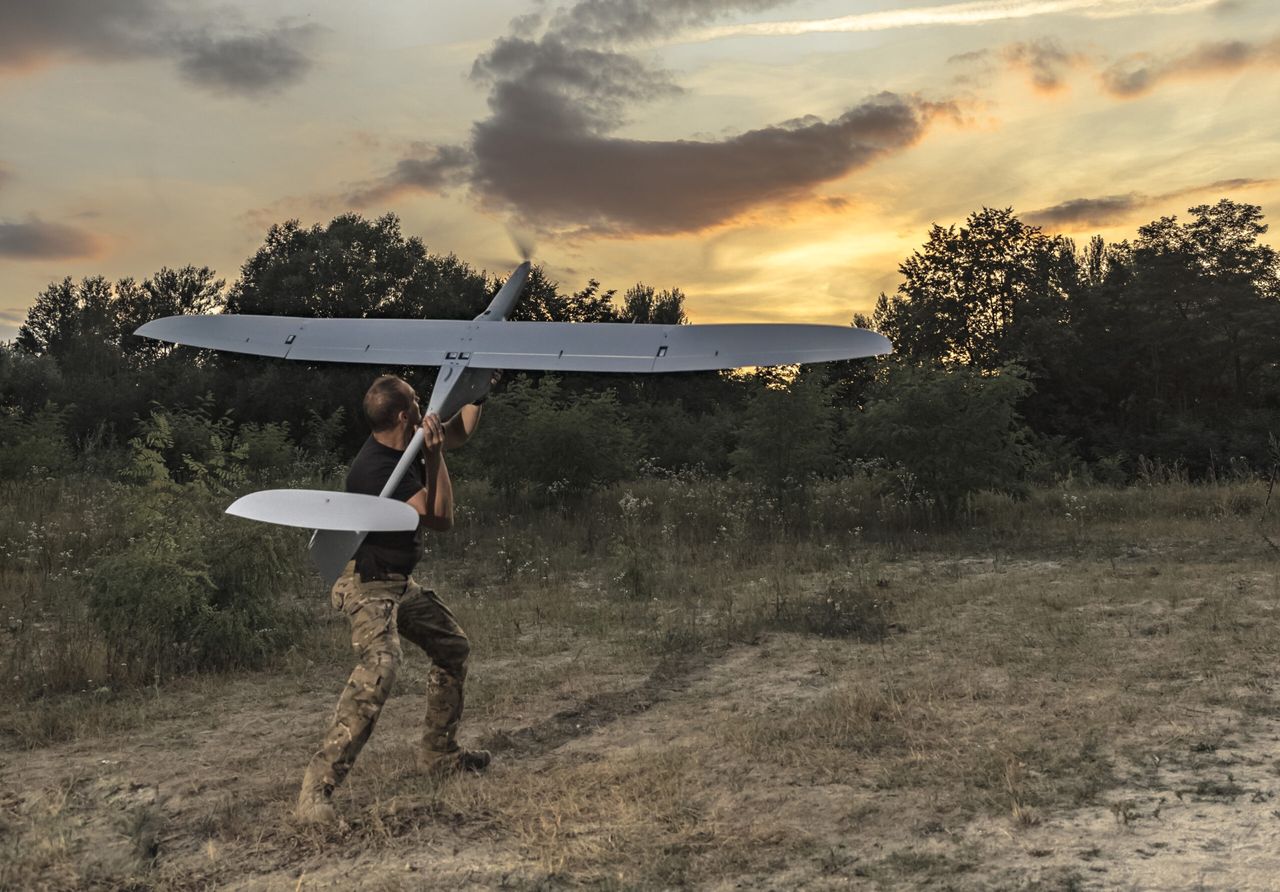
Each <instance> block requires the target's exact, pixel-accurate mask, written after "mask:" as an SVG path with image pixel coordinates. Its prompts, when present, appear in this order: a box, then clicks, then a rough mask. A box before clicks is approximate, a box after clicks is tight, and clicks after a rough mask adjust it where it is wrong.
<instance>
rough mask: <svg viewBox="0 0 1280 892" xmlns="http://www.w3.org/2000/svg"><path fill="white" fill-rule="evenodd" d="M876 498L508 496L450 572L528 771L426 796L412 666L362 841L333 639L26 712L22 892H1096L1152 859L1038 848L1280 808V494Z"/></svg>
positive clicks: (688, 487) (8, 761) (689, 493)
mask: <svg viewBox="0 0 1280 892" xmlns="http://www.w3.org/2000/svg"><path fill="white" fill-rule="evenodd" d="M856 486H857V484H856V482H851V483H847V484H842V485H833V486H831V487H830V488H828V489H824V490H822V491H819V492H818V493H816V494H815V497H814V499H813V501H812V502H811V504H810V509H809V512H808V514H806V515H805V516H804V517H803V518H792V519H790V520H787V519H786V518H783V519H780V520H778V521H777V522H773V521H766V520H762V519H761V517H762V516H763V515H760V514H759V513H758V511H757V510H756V509H757V508H758V507H759V506H753V505H752V504H750V503H749V502H748V501H746V500H745V499H743V498H742V497H741V493H735V491H734V490H733V489H732V488H730V487H725V486H723V485H721V484H715V483H705V484H703V483H690V482H682V481H675V482H671V481H663V482H650V483H645V484H641V485H637V486H633V487H631V488H630V490H629V491H624V490H618V491H614V492H612V493H606V494H603V495H600V496H598V497H596V498H595V499H594V500H592V501H590V502H588V503H587V504H585V505H579V506H576V507H574V508H572V509H564V510H554V509H552V510H546V511H538V512H534V511H532V510H530V511H529V514H528V515H527V516H521V515H518V514H513V513H511V512H510V510H509V506H503V505H501V504H500V502H498V501H497V500H496V498H490V497H488V496H485V495H484V494H483V493H479V494H477V498H475V499H474V500H473V501H472V502H471V504H472V505H474V506H475V507H473V508H471V509H470V510H469V514H465V515H464V517H463V521H462V523H461V524H460V527H459V528H458V529H457V530H455V533H454V534H453V535H452V536H451V537H450V538H449V540H444V541H442V543H441V546H440V548H439V549H438V550H437V551H436V552H435V554H434V556H433V558H429V560H431V561H432V563H430V564H429V566H430V567H431V571H432V574H433V575H432V582H433V584H434V585H435V586H436V587H437V588H438V589H439V590H440V591H441V592H442V593H443V594H444V595H445V597H446V599H448V600H450V601H451V602H452V603H453V604H454V605H455V606H456V611H457V612H458V614H459V616H460V618H461V619H462V622H463V624H464V625H465V626H466V627H467V628H468V631H469V633H470V634H471V636H472V638H473V641H474V646H475V654H476V657H475V668H474V670H473V675H472V681H471V684H470V688H469V697H470V699H469V703H468V710H469V713H468V715H469V718H468V729H469V731H468V733H469V734H470V735H472V738H473V739H482V740H484V741H485V742H486V743H488V744H490V745H492V746H493V747H494V748H495V750H496V752H497V762H496V763H495V767H494V769H493V771H492V772H491V773H490V774H488V775H486V776H483V777H471V778H459V779H451V780H449V781H446V782H443V783H439V784H436V783H432V782H429V781H427V780H425V779H423V778H420V777H418V776H416V775H415V774H414V773H413V772H412V770H411V768H410V767H409V766H410V765H411V764H412V763H411V760H410V759H409V754H410V749H409V747H410V744H411V741H412V739H413V734H414V725H415V722H416V715H417V712H418V710H420V709H421V703H422V697H421V693H420V692H421V690H422V687H423V684H424V681H425V661H424V660H421V659H415V658H414V655H410V657H409V662H408V663H407V665H406V667H405V670H404V673H403V674H402V675H401V679H400V682H399V687H398V694H397V696H396V697H395V698H394V699H393V701H392V702H391V703H390V704H389V706H388V708H387V711H386V715H385V716H384V719H383V724H382V725H381V727H380V728H379V730H378V733H377V734H376V735H375V738H374V741H373V743H372V744H371V745H370V747H369V749H368V750H367V752H366V753H365V755H364V756H362V758H361V761H360V763H359V764H358V766H357V768H356V771H355V772H354V774H353V776H352V778H351V781H350V783H349V786H348V787H347V788H345V789H344V790H343V791H342V794H341V796H340V806H341V810H342V812H343V814H344V816H345V817H346V819H347V821H348V823H349V828H348V830H347V831H346V832H345V833H324V832H317V831H305V830H300V829H298V828H295V827H293V826H292V824H291V823H290V822H289V820H288V817H287V814H288V808H289V804H290V800H291V797H292V795H293V792H294V789H295V785H296V783H297V778H298V775H299V773H300V771H301V767H302V764H303V762H304V761H305V758H306V755H307V752H308V751H309V749H310V747H311V746H313V745H314V739H315V737H316V736H317V735H318V734H319V731H320V729H321V727H322V725H323V723H324V720H325V718H326V715H327V712H328V710H329V709H331V707H332V699H333V698H334V697H335V696H336V693H337V690H338V688H339V686H340V685H341V681H342V678H343V677H344V675H345V672H346V669H347V667H346V666H345V665H344V660H345V651H344V644H343V642H342V635H343V630H342V628H341V627H340V626H339V625H338V624H337V623H336V621H335V620H334V619H333V618H331V617H328V616H327V615H326V614H324V613H322V612H317V613H316V619H315V621H314V624H313V626H312V627H310V628H309V629H307V630H305V631H304V633H303V634H301V635H300V636H299V638H298V640H297V642H296V646H295V649H294V650H293V651H292V652H291V653H289V654H286V655H284V656H282V658H281V659H280V661H279V664H278V666H277V668H276V669H275V671H274V672H272V673H266V674H246V675H241V676H208V677H204V678H200V679H193V680H189V681H184V682H180V683H176V684H175V683H169V684H161V685H159V686H156V687H153V688H150V689H148V690H146V691H142V692H108V693H107V694H102V695H98V699H94V698H95V694H94V692H93V691H88V692H85V693H82V694H78V695H72V696H71V697H66V696H64V697H53V696H50V697H47V698H43V699H36V700H29V701H27V702H26V703H25V704H24V705H23V709H22V710H13V711H11V712H6V713H5V719H4V720H5V726H6V727H7V728H8V729H9V731H10V734H11V735H13V736H12V740H11V745H10V748H9V749H8V750H7V751H5V752H3V754H0V758H3V783H0V787H3V788H4V789H6V790H10V791H12V792H10V793H6V794H3V798H0V822H2V824H0V827H2V828H3V831H4V833H3V835H4V836H5V838H6V847H7V851H6V852H5V853H4V854H5V855H7V856H8V857H5V858H0V863H3V865H4V866H3V867H0V871H3V872H2V873H0V887H10V886H12V887H24V888H37V887H42V886H43V887H47V888H76V887H85V886H93V885H95V884H96V885H98V886H100V887H132V888H171V887H195V888H200V887H205V886H214V885H224V884H231V885H237V886H242V887H245V888H294V887H295V886H297V885H299V883H300V884H301V888H308V887H310V885H311V884H324V883H334V884H337V885H352V884H353V883H354V882H356V878H358V879H359V882H360V883H363V884H364V885H365V886H366V887H368V888H386V889H397V888H405V889H411V888H422V887H424V886H425V887H431V888H444V887H446V886H449V887H452V888H457V887H464V888H465V887H473V888H491V887H494V886H498V885H505V886H507V887H509V888H530V889H532V888H546V887H560V886H588V887H591V888H655V887H661V888H669V887H679V886H686V885H691V886H698V887H706V888H719V887H724V888H729V887H732V886H733V885H734V884H735V883H738V882H741V883H744V884H752V883H756V884H760V885H763V886H765V887H769V888H777V887H800V886H804V887H812V888H846V887H848V886H850V885H853V886H854V887H858V886H859V885H863V886H868V887H871V888H915V887H918V886H920V885H925V884H928V883H935V884H940V885H942V886H945V887H949V888H1001V887H1017V888H1035V887H1037V884H1039V887H1040V888H1091V887H1092V886H1091V885H1090V883H1095V882H1096V881H1097V878H1098V877H1099V876H1101V875H1099V874H1096V873H1091V872H1090V871H1091V870H1092V869H1093V868H1094V867H1096V866H1097V865H1098V863H1099V858H1101V862H1102V863H1106V864H1107V865H1108V866H1109V868H1110V869H1111V870H1112V871H1120V870H1123V869H1127V868H1125V864H1124V862H1123V861H1121V860H1114V859H1113V860H1111V861H1107V857H1109V856H1096V857H1095V856H1093V855H1089V856H1088V857H1087V858H1086V857H1085V855H1075V854H1071V853H1066V852H1065V850H1061V849H1060V847H1059V848H1055V847H1054V846H1053V845H1050V844H1048V843H1041V842H1035V843H1034V844H1033V843H1032V842H1031V840H1037V841H1039V840H1042V839H1044V838H1048V836H1049V835H1051V834H1053V833H1062V832H1063V828H1064V827H1067V826H1075V824H1073V823H1072V822H1079V821H1083V820H1084V817H1082V816H1089V815H1094V814H1097V813H1101V814H1104V815H1105V816H1106V817H1107V819H1108V821H1109V822H1110V824H1109V826H1110V827H1111V828H1112V830H1111V831H1110V832H1114V828H1116V827H1119V828H1121V829H1123V830H1124V831H1125V832H1137V831H1135V830H1134V829H1133V828H1139V829H1141V828H1147V827H1158V826H1159V825H1160V824H1162V823H1163V822H1164V820H1165V818H1164V817H1161V816H1160V809H1161V808H1162V807H1163V808H1166V809H1167V808H1169V807H1170V806H1168V805H1164V806H1162V805H1161V804H1160V802H1159V801H1158V800H1151V801H1148V800H1147V799H1146V798H1143V796H1144V795H1145V793H1146V792H1150V793H1151V795H1152V796H1155V795H1157V794H1159V795H1165V794H1167V798H1168V799H1169V801H1170V802H1171V803H1175V804H1176V802H1177V801H1180V798H1176V797H1185V798H1186V799H1188V800H1189V799H1192V798H1198V800H1199V801H1202V802H1209V803H1215V802H1217V803H1224V804H1225V803H1231V802H1234V801H1235V800H1237V799H1240V798H1242V797H1243V798H1246V799H1247V797H1248V796H1250V795H1252V796H1256V795H1262V794H1263V793H1265V790H1262V789H1261V788H1255V787H1253V786H1250V785H1249V784H1250V782H1248V781H1245V780H1240V779H1238V778H1237V779H1235V780H1233V779H1232V777H1236V775H1233V774H1231V772H1232V771H1235V772H1236V773H1237V774H1238V772H1239V771H1240V770H1241V769H1240V768H1235V769H1232V768H1230V767H1225V768H1224V767H1223V764H1222V763H1223V762H1224V760H1225V759H1226V756H1225V755H1224V753H1226V752H1227V751H1228V750H1231V748H1232V747H1239V746H1244V745H1245V744H1247V742H1248V741H1249V740H1250V738H1251V737H1252V736H1255V735H1260V733H1261V729H1263V728H1267V727H1271V726H1270V725H1267V724H1266V723H1268V722H1271V721H1272V720H1273V719H1275V718H1276V717H1277V716H1278V715H1280V698H1278V697H1277V695H1276V690H1275V682H1276V670H1275V668H1274V667H1275V666H1276V665H1277V663H1276V657H1277V649H1278V648H1280V644H1278V643H1277V642H1278V641H1280V639H1277V636H1276V631H1277V629H1276V626H1277V617H1278V615H1280V614H1278V611H1280V562H1278V561H1277V555H1276V554H1275V552H1274V551H1273V550H1272V549H1271V548H1270V547H1269V546H1268V545H1267V543H1266V542H1265V540H1264V539H1263V538H1262V536H1261V535H1260V530H1261V531H1265V532H1269V534H1270V535H1271V536H1272V537H1273V538H1275V537H1276V535H1277V533H1278V532H1280V524H1278V523H1277V522H1276V520H1275V519H1274V516H1272V517H1271V518H1269V519H1267V520H1266V521H1265V522H1264V525H1263V526H1262V527H1260V526H1259V519H1260V516H1261V510H1262V504H1263V501H1262V500H1263V498H1264V497H1265V486H1264V485H1263V484H1258V483H1252V484H1250V483H1234V484H1230V485H1225V484H1224V485H1219V486H1212V487H1192V486H1189V485H1186V484H1183V483H1178V482H1174V483H1169V484H1163V485H1160V486H1152V487H1146V488H1134V489H1130V490H1124V491H1118V490H1104V489H1074V488H1070V487H1068V488H1057V489H1053V490H1046V491H1041V492H1037V493H1035V494H1033V495H1032V497H1031V498H1029V499H1028V500H1025V501H1021V502H1015V501H1012V500H1008V499H1004V498H1002V497H995V496H990V497H983V498H980V499H976V500H974V503H973V504H972V506H971V510H970V514H969V516H968V517H967V518H966V523H965V526H964V528H962V529H949V530H932V531H931V530H928V529H912V528H911V523H910V522H909V521H907V520H906V519H905V518H906V513H907V512H906V509H903V508H902V507H901V506H895V505H893V504H888V503H885V502H883V501H881V500H879V499H877V498H872V497H870V496H869V495H868V494H866V493H859V492H858V491H857V490H856ZM646 503H647V504H646ZM802 521H803V522H802ZM446 542H447V544H446ZM483 556H489V557H490V558H492V559H490V560H481V559H480V558H481V557H483ZM6 566H7V567H8V569H7V570H6V571H4V572H8V573H13V572H15V570H14V567H13V566H11V565H6ZM23 572H29V568H28V569H26V570H23ZM36 588H38V586H37V587H36ZM33 590H34V589H33ZM316 597H317V600H318V599H319V593H318V592H317V593H316ZM837 606H838V607H839V608H840V609H836V607H837ZM851 617H852V618H851ZM28 652H29V651H28ZM18 712H21V713H22V715H20V716H19V715H18V714H17V713H18ZM18 729H25V730H21V731H19V730H18ZM129 729H135V730H134V731H133V732H132V733H130V731H129ZM1259 765H1260V767H1259V769H1258V770H1265V768H1266V766H1265V765H1263V764H1261V763H1259ZM1170 766H1177V768H1178V770H1180V771H1183V772H1184V774H1183V775H1180V776H1179V777H1180V779H1179V780H1178V781H1177V784H1175V783H1174V781H1173V780H1171V775H1170V774H1169V773H1168V772H1169V771H1170ZM1135 791H1137V792H1135ZM1246 794H1247V795H1246ZM1202 807H1206V806H1202ZM1258 807H1259V808H1263V807H1265V806H1263V805H1259V806H1258ZM1271 807H1273V808H1274V806H1271ZM1165 814H1166V816H1167V814H1168V812H1167V811H1166V812H1165ZM1153 815H1154V817H1153ZM991 827H999V828H1000V833H999V834H997V835H995V836H992V835H991V833H990V832H988V830H985V829H984V828H991ZM1081 832H1084V831H1081ZM1153 832H1154V831H1153ZM1019 840H1027V842H1026V844H1025V845H1023V844H1021V843H1019V842H1018V841H1019ZM1006 841H1007V842H1006ZM1099 847H1100V850H1105V845H1104V844H1103V843H1101V842H1100V843H1099ZM1079 850H1080V851H1084V852H1086V853H1087V851H1089V850H1091V849H1090V848H1089V847H1085V846H1081V847H1079ZM1041 851H1046V852H1047V851H1053V852H1056V854H1054V855H1052V856H1050V855H1045V856H1043V857H1042V856H1041V855H1038V854H1034V853H1036V852H1041ZM1028 852H1031V853H1032V854H1028ZM1068 856H1070V857H1068ZM1116 857H1117V858H1118V856H1116ZM1055 859H1056V860H1055ZM1072 859H1074V860H1072ZM1148 867H1149V868H1150V865H1148ZM1150 869H1154V868H1150ZM1111 876H1113V877H1114V876H1115V874H1112V875H1111ZM1104 879H1105V877H1104ZM1171 885H1174V886H1176V885H1177V884H1176V883H1172V884H1171ZM1246 885H1247V884H1246Z"/></svg>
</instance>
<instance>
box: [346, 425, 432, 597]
mask: <svg viewBox="0 0 1280 892" xmlns="http://www.w3.org/2000/svg"><path fill="white" fill-rule="evenodd" d="M402 455H404V452H403V451H402V450H400V449H392V448H391V447H390V446H383V445H382V444H381V443H379V442H378V441H377V440H375V439H374V438H373V437H372V436H370V437H369V439H368V440H366V441H365V444H364V446H362V447H361V448H360V452H359V453H358V454H357V455H356V457H355V461H353V462H351V469H350V470H349V471H347V492H359V493H364V494H366V495H371V496H376V495H380V494H381V493H382V487H384V486H386V485H387V481H388V480H389V479H390V478H391V472H392V471H394V470H395V468H396V465H397V464H398V463H399V461H400V456H402ZM424 479H425V478H424V469H423V465H422V460H421V458H419V459H418V460H417V461H413V462H410V463H409V469H408V471H406V472H405V475H404V477H403V478H402V479H401V480H400V485H399V486H397V487H396V491H395V492H393V493H391V498H393V499H399V500H400V501H402V502H407V501H409V499H411V498H413V496H414V494H415V493H416V492H418V491H419V490H420V489H422V488H423V486H424V482H423V481H424ZM423 550H424V546H423V537H422V525H421V524H419V525H418V528H417V529H416V530H412V531H397V532H391V533H369V535H367V536H365V539H364V542H363V543H361V545H360V548H359V549H357V550H356V556H355V561H356V571H357V572H358V573H359V574H360V576H361V578H362V579H365V580H370V579H384V578H386V575H387V574H388V573H401V574H404V575H406V576H407V575H408V574H410V573H412V572H413V568H414V566H415V565H416V564H417V563H418V561H420V560H421V559H422V553H423Z"/></svg>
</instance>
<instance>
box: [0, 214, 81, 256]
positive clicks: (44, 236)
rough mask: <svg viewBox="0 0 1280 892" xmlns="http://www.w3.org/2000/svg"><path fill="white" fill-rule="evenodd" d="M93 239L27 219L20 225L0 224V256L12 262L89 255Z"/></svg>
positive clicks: (67, 228)
mask: <svg viewBox="0 0 1280 892" xmlns="http://www.w3.org/2000/svg"><path fill="white" fill-rule="evenodd" d="M97 248H98V243H97V240H96V239H95V238H94V237H93V236H92V235H91V234H89V233H88V232H85V231H84V230H83V229H76V228H75V227H72V226H64V225H62V224H60V223H45V222H44V221H43V220H40V219H39V218H37V217H28V218H27V220H26V222H23V223H6V222H4V221H0V257H8V258H11V259H14V260H66V259H73V258H77V257H89V256H92V255H93V254H94V253H95V252H96V251H97Z"/></svg>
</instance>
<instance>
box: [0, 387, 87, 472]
mask: <svg viewBox="0 0 1280 892" xmlns="http://www.w3.org/2000/svg"><path fill="white" fill-rule="evenodd" d="M66 415H67V410H66V409H62V408H59V407H58V406H56V405H54V404H53V403H47V404H45V406H44V407H43V408H42V409H40V410H39V411H37V412H34V413H32V414H31V415H30V416H24V415H23V414H22V413H20V412H18V411H16V410H14V409H7V410H6V409H3V408H0V480H15V479H18V478H22V477H27V476H31V475H39V476H43V475H47V474H62V473H65V472H66V471H68V470H70V469H71V467H72V461H73V457H72V453H71V447H70V446H69V445H68V444H67V433H66V425H67V422H66Z"/></svg>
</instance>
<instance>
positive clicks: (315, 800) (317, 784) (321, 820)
mask: <svg viewBox="0 0 1280 892" xmlns="http://www.w3.org/2000/svg"><path fill="white" fill-rule="evenodd" d="M332 797H333V787H332V786H331V785H330V784H326V783H325V782H324V781H323V780H322V779H321V778H320V776H319V772H316V771H314V770H313V769H312V768H311V766H308V767H307V773H306V774H305V775H304V776H303V778H302V789H301V790H300V791H299V792H298V807H297V808H296V809H295V810H294V815H295V816H296V817H297V819H298V822H299V823H302V824H312V825H315V826H323V827H336V826H338V825H339V824H340V823H341V822H340V821H339V820H338V813H337V812H336V811H334V809H333V803H332V802H331V801H330V799H332Z"/></svg>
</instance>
